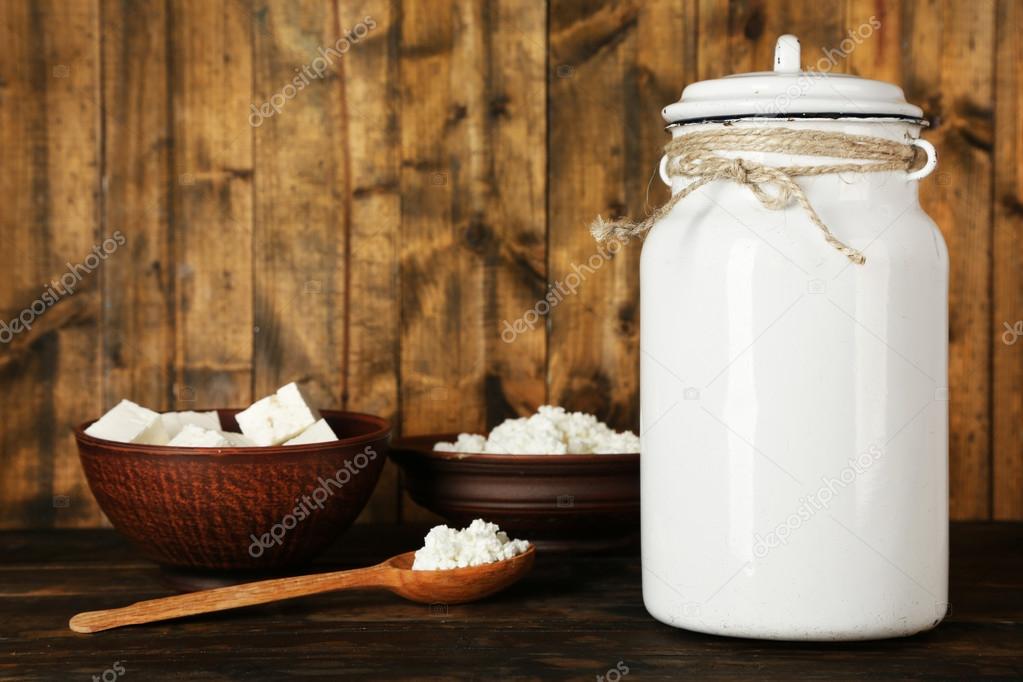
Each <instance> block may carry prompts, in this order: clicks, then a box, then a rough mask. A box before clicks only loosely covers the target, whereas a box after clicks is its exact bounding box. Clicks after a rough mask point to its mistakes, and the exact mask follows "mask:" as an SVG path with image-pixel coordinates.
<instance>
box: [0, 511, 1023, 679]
mask: <svg viewBox="0 0 1023 682" xmlns="http://www.w3.org/2000/svg"><path fill="white" fill-rule="evenodd" d="M421 537H422V535H421V533H420V530H419V529H409V528H392V527H383V528H382V527H365V526H361V527H357V528H355V529H353V530H352V531H351V532H350V533H349V534H348V535H347V536H346V537H345V538H344V539H343V541H342V542H341V543H340V544H339V545H338V546H337V547H335V548H334V549H333V550H332V551H331V552H330V553H329V554H328V555H327V556H326V557H324V559H323V560H322V561H321V562H319V565H318V566H317V568H321V567H322V568H334V567H338V566H341V567H354V566H361V565H366V564H369V563H371V562H374V561H376V560H378V559H381V558H383V557H385V556H389V555H390V554H392V553H397V552H399V551H403V550H406V549H408V548H412V547H414V546H415V545H416V543H417V541H418V540H419V539H421ZM952 553H953V558H952V595H951V603H952V609H951V615H950V616H949V617H948V619H947V620H946V621H945V622H944V623H943V624H942V625H940V626H939V627H938V628H937V629H936V630H934V631H932V632H929V633H925V634H922V635H918V636H916V637H912V638H909V639H903V640H888V641H881V642H865V643H852V644H814V643H781V642H763V641H753V640H736V639H726V638H721V637H712V636H707V635H700V634H696V633H691V632H685V631H682V630H675V629H673V628H670V627H667V626H664V625H661V624H660V623H657V622H656V621H654V620H653V619H652V618H650V617H649V616H647V614H646V612H645V611H644V609H643V604H642V600H641V597H640V562H639V557H638V555H637V554H636V553H635V552H632V553H628V554H622V555H616V556H599V557H580V558H576V559H572V560H567V561H562V560H560V559H555V558H554V557H552V556H550V555H548V556H546V557H542V556H541V557H538V564H537V568H536V570H535V571H534V572H533V574H532V575H530V576H529V577H528V578H527V579H526V580H525V581H524V582H522V583H520V584H519V585H518V586H516V587H514V588H512V589H511V590H510V591H509V592H507V593H505V594H503V595H499V596H497V597H494V598H492V599H490V600H489V601H486V602H481V603H478V604H470V605H464V606H452V607H447V608H445V607H440V606H435V607H428V606H421V605H417V604H411V603H406V602H403V601H401V600H400V599H398V598H397V597H394V596H391V595H389V594H382V593H370V592H363V593H343V594H329V595H321V596H316V597H309V598H305V599H299V600H294V601H291V602H285V603H281V604H273V605H267V606H261V607H254V608H249V609H245V610H241V611H234V612H229V613H222V614H215V615H211V616H203V617H197V618H191V619H186V620H181V621H176V622H172V623H163V624H154V625H148V626H140V627H134V628H127V629H123V630H112V631H108V632H103V633H99V634H95V635H79V634H75V633H73V632H71V631H70V630H68V628H67V620H68V618H69V617H70V616H71V615H72V614H74V613H76V612H78V611H82V610H93V609H101V608H109V607H114V606H122V605H125V604H128V603H130V602H133V601H136V600H139V599H149V598H153V597H159V596H163V595H167V594H169V593H170V591H169V590H168V589H167V588H166V587H165V586H164V585H163V583H162V582H161V579H160V576H159V574H158V571H157V570H156V569H155V568H154V567H153V566H152V565H151V564H149V563H148V562H146V561H145V560H143V559H141V558H139V557H138V556H137V555H136V554H135V553H134V552H133V551H132V550H131V548H129V547H127V546H126V545H125V544H124V542H122V541H121V539H120V538H119V537H118V536H117V535H116V534H115V533H114V532H112V531H102V530H97V531H85V530H83V531H70V530H68V531H42V532H6V533H0V679H30V680H36V679H39V680H70V679H76V678H77V679H86V680H87V679H100V680H106V681H107V682H113V681H114V680H122V678H123V680H122V682H132V681H138V680H159V679H204V680H226V679H242V678H244V679H266V680H276V679H282V678H288V677H297V678H304V679H310V678H318V679H325V680H329V679H339V678H360V679H363V680H381V679H408V678H448V679H491V680H493V679H497V680H504V679H530V678H532V679H548V678H549V679H580V680H594V679H598V680H599V679H604V680H608V681H609V682H618V681H619V679H622V680H630V681H631V680H647V679H683V678H692V679H735V678H750V677H765V678H771V679H780V680H795V679H825V680H834V679H841V678H869V679H882V678H883V679H905V678H909V677H920V678H937V679H962V678H969V677H989V678H991V677H1007V678H1015V679H1017V680H1018V679H1023V524H956V525H954V526H953V530H952ZM626 669H627V670H628V673H627V674H623V672H624V671H625V670H626ZM609 671H611V672H609Z"/></svg>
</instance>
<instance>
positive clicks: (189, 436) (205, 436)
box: [167, 424, 231, 448]
mask: <svg viewBox="0 0 1023 682" xmlns="http://www.w3.org/2000/svg"><path fill="white" fill-rule="evenodd" d="M167 445H174V446H177V447H182V448H227V447H231V441H229V440H228V439H227V438H226V437H225V436H224V435H223V434H222V433H220V431H214V430H212V429H204V428H203V427H201V426H196V425H195V424H185V426H184V427H183V428H182V429H181V431H180V432H178V435H176V436H174V438H172V439H171V441H170V443H167Z"/></svg>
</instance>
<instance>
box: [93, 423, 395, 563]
mask: <svg viewBox="0 0 1023 682" xmlns="http://www.w3.org/2000/svg"><path fill="white" fill-rule="evenodd" d="M217 412H219V413H220V419H221V423H222V424H223V426H224V428H225V429H227V430H233V431H236V430H237V423H236V422H235V420H234V415H235V414H236V413H237V412H239V410H235V409H225V410H217ZM321 414H322V415H323V417H324V418H325V419H326V420H327V423H329V424H330V427H331V428H332V429H333V430H334V432H335V433H337V434H338V435H339V436H341V439H340V440H337V441H333V442H329V443H312V444H308V445H289V446H273V447H246V448H179V447H168V446H156V445H135V444H131V443H116V442H113V441H108V440H102V439H99V438H93V437H92V436H87V435H86V434H85V433H84V430H85V428H86V427H88V426H89V424H91V423H92V422H86V423H84V424H82V425H81V426H79V427H78V428H77V429H75V438H76V440H77V441H78V454H79V457H80V458H81V461H82V468H83V469H84V470H85V475H86V477H87V478H88V481H89V487H90V488H91V489H92V493H93V495H95V497H96V501H97V502H99V506H100V508H102V509H103V511H104V512H105V513H106V515H107V516H108V517H109V518H110V521H111V523H113V524H114V527H115V528H116V529H117V530H118V531H120V532H121V533H122V534H123V535H124V536H126V537H127V538H128V539H129V540H130V541H131V542H132V543H134V544H135V545H136V546H137V547H138V549H139V551H140V552H142V554H144V555H145V556H146V557H148V558H150V559H152V560H153V561H156V562H158V563H160V564H163V565H164V566H172V567H181V568H187V569H214V570H225V569H232V570H237V569H245V570H253V571H261V570H267V569H274V570H277V569H286V568H288V567H291V566H297V565H300V564H302V563H304V562H306V561H308V560H309V559H311V558H312V557H313V556H314V555H316V554H317V553H318V552H320V551H321V550H323V549H325V548H326V547H327V546H328V545H329V544H331V542H333V541H334V540H335V539H336V538H337V537H338V536H340V535H341V534H342V533H343V532H344V531H345V530H347V529H348V527H349V526H350V525H351V524H352V522H353V521H355V517H356V516H358V515H359V512H360V511H362V508H363V507H364V506H365V505H366V502H367V501H368V500H369V496H370V494H371V493H372V492H373V488H374V487H375V486H376V483H377V479H379V477H380V471H381V469H382V468H383V465H384V460H385V459H386V458H387V444H388V439H389V436H390V431H391V427H390V425H389V424H388V423H387V421H385V420H384V419H381V418H379V417H374V416H371V415H368V414H357V413H353V412H338V411H332V410H323V411H321ZM366 448H369V450H366ZM372 453H375V455H373V454H372ZM328 479H333V480H328ZM324 491H326V492H324ZM303 496H307V497H306V498H305V499H303ZM301 507H304V508H305V509H306V510H308V513H305V514H304V515H303V514H302V511H301ZM300 517H301V518H300Z"/></svg>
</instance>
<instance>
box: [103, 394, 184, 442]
mask: <svg viewBox="0 0 1023 682" xmlns="http://www.w3.org/2000/svg"><path fill="white" fill-rule="evenodd" d="M85 433H86V434H88V435H90V436H92V437H93V438H103V439H104V440H113V441H117V442H119V443H142V444H145V445H165V444H166V443H167V441H169V440H170V437H169V436H168V435H167V431H166V430H165V429H164V426H163V420H162V419H161V418H160V415H159V413H157V412H153V411H152V410H148V409H146V408H144V407H142V406H141V405H136V404H135V403H133V402H132V401H130V400H122V401H121V402H119V403H117V405H115V406H114V407H113V408H111V409H110V411H109V412H107V413H106V414H104V415H103V416H102V417H100V418H99V419H97V420H96V421H95V422H93V423H92V424H91V425H90V426H89V428H87V429H85Z"/></svg>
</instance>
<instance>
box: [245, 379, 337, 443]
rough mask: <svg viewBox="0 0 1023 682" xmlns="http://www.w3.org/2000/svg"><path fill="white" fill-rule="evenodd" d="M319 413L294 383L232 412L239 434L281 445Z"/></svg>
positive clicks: (303, 428) (304, 428)
mask: <svg viewBox="0 0 1023 682" xmlns="http://www.w3.org/2000/svg"><path fill="white" fill-rule="evenodd" d="M319 418H320V413H319V412H317V411H316V410H315V409H313V408H312V407H310V406H309V401H308V400H307V399H306V397H305V395H303V393H302V391H301V389H299V387H298V385H297V384H295V383H294V382H292V383H290V384H288V385H287V386H282V387H281V388H279V389H277V392H276V393H274V394H273V395H268V396H267V397H265V398H262V399H260V400H257V401H256V402H254V403H253V404H252V405H250V406H249V407H248V408H247V409H245V410H243V411H241V412H239V413H238V414H237V415H235V421H237V422H238V426H239V428H241V430H242V433H244V434H245V435H246V436H248V437H249V438H250V439H251V440H252V441H253V442H254V443H255V444H256V445H280V444H281V443H283V442H284V441H286V440H290V439H292V438H294V437H295V436H297V435H298V434H300V433H302V432H303V431H305V430H306V429H307V428H309V427H310V426H312V425H313V424H314V423H315V422H316V420H317V419H319Z"/></svg>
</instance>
